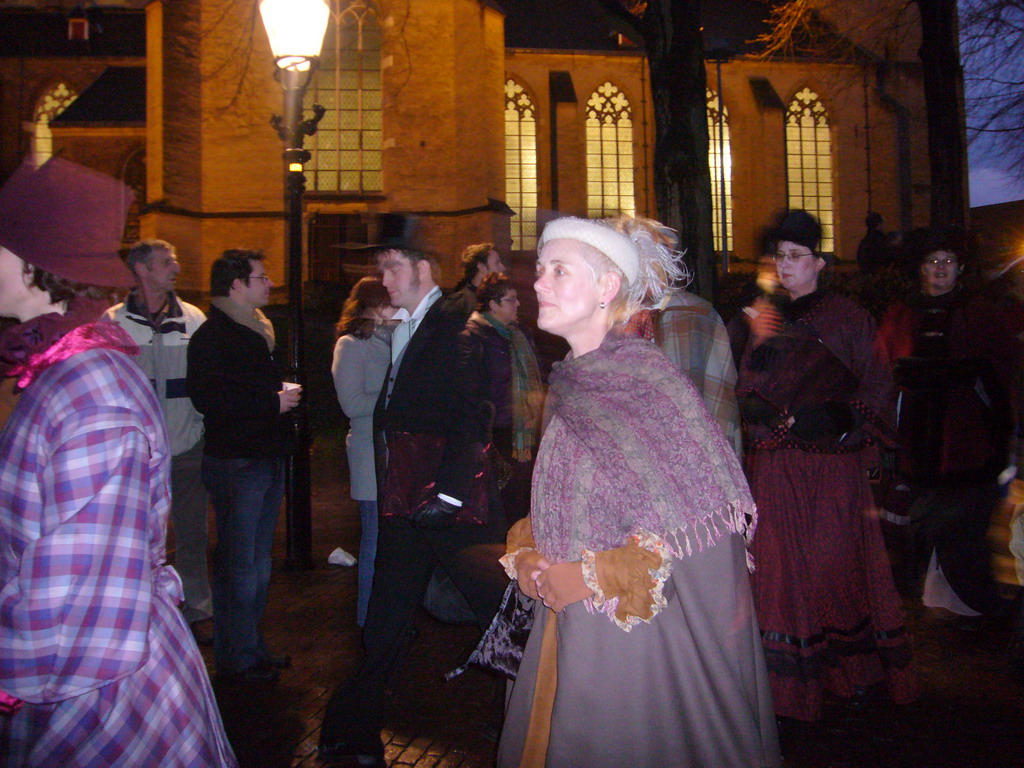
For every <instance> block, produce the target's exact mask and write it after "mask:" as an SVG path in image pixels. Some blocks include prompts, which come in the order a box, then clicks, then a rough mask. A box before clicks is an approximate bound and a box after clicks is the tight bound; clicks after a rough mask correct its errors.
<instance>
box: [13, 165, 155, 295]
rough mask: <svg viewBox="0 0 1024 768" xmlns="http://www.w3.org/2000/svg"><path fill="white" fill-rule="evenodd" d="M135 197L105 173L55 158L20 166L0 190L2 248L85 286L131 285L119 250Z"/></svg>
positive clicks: (25, 260) (29, 262)
mask: <svg viewBox="0 0 1024 768" xmlns="http://www.w3.org/2000/svg"><path fill="white" fill-rule="evenodd" d="M134 197H135V194H134V193H133V192H132V190H131V188H129V187H128V186H127V185H126V184H124V183H122V182H120V181H118V180H117V179H114V178H111V177H110V176H107V175H106V174H103V173H100V172H98V171H94V170H92V169H90V168H85V167H83V166H81V165H78V164H76V163H72V162H70V161H68V160H64V159H63V158H59V157H54V158H52V159H50V160H49V161H47V162H46V163H44V164H43V165H41V166H40V167H39V168H36V167H35V166H34V165H33V164H32V163H31V162H30V161H26V162H24V163H22V165H21V167H20V168H18V170H16V171H15V172H14V173H13V174H12V175H11V178H9V179H8V180H7V183H6V184H4V186H3V188H2V189H0V246H3V247H4V248H6V249H7V250H9V251H11V252H12V253H13V254H15V255H16V256H18V257H19V258H20V259H21V260H22V261H24V262H26V263H28V264H32V265H33V266H36V267H39V268H40V269H44V270H46V271H47V272H50V273H52V274H54V275H57V276H58V277H63V278H65V279H67V280H74V281H75V282H78V283H85V284H86V285H103V286H129V285H134V283H135V279H134V277H133V275H132V273H131V271H130V270H129V269H128V267H127V266H125V264H124V262H123V261H122V260H121V257H120V256H119V255H118V249H119V248H120V246H121V235H122V234H123V232H124V224H125V220H126V219H127V217H128V208H129V206H130V205H131V204H132V200H133V199H134Z"/></svg>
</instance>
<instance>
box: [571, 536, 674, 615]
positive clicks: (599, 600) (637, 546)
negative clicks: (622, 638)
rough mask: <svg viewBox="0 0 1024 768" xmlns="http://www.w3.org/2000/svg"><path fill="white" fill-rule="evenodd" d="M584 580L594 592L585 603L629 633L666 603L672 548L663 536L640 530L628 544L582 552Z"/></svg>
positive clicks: (630, 538)
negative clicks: (604, 549)
mask: <svg viewBox="0 0 1024 768" xmlns="http://www.w3.org/2000/svg"><path fill="white" fill-rule="evenodd" d="M581 559H582V567H583V581H584V583H585V584H586V585H587V587H589V588H590V590H591V591H592V592H593V593H594V596H593V597H590V598H587V599H586V600H585V601H584V605H585V606H586V608H587V610H588V611H590V612H591V613H603V614H605V615H606V616H607V617H608V618H609V619H610V620H611V621H612V623H613V624H615V625H616V626H617V627H619V629H621V630H623V631H624V632H629V631H630V630H632V629H633V627H635V626H636V625H637V624H640V623H641V622H643V623H645V624H649V623H650V622H651V621H653V619H654V617H655V616H657V615H658V614H659V613H660V612H661V610H662V609H663V608H664V607H665V605H666V604H667V603H666V601H665V596H664V594H663V592H664V587H665V582H666V581H667V580H668V577H669V576H670V575H671V573H672V549H671V547H670V546H669V544H668V542H666V541H665V540H664V539H663V538H661V537H660V536H656V535H655V534H653V533H650V532H647V531H641V532H639V533H637V534H634V535H633V536H630V537H629V540H628V542H627V543H626V545H625V546H622V547H617V548H616V549H610V550H606V551H603V552H592V551H590V550H586V549H585V550H583V552H582V558H581Z"/></svg>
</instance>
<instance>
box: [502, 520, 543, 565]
mask: <svg viewBox="0 0 1024 768" xmlns="http://www.w3.org/2000/svg"><path fill="white" fill-rule="evenodd" d="M535 549H537V544H536V542H535V541H534V540H533V524H532V523H531V522H530V518H529V517H524V518H523V519H522V520H519V521H517V522H516V524H515V525H513V526H512V527H511V528H510V529H509V531H508V535H507V536H506V537H505V554H504V555H502V556H501V557H499V558H498V562H499V563H501V565H502V567H503V568H504V569H505V573H507V574H508V577H509V578H510V579H518V578H519V573H518V571H516V558H517V557H518V556H519V554H520V553H521V552H526V551H527V550H535Z"/></svg>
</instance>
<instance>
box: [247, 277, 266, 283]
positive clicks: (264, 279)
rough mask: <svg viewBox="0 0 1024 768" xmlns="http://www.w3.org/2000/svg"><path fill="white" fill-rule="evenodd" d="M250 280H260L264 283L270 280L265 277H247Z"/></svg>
mask: <svg viewBox="0 0 1024 768" xmlns="http://www.w3.org/2000/svg"><path fill="white" fill-rule="evenodd" d="M249 279H250V280H262V281H263V282H264V283H269V282H270V278H269V277H268V276H267V275H249Z"/></svg>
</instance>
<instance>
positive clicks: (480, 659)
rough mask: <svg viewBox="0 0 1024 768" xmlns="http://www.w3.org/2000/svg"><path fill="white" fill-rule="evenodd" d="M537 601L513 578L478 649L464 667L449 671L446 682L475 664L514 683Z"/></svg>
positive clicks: (531, 625)
mask: <svg viewBox="0 0 1024 768" xmlns="http://www.w3.org/2000/svg"><path fill="white" fill-rule="evenodd" d="M536 602H537V601H536V600H534V599H533V598H532V597H527V596H526V595H524V594H523V593H522V591H521V590H520V589H519V582H518V581H516V580H515V579H512V580H511V581H510V582H509V585H508V586H507V587H506V588H505V594H504V596H502V598H501V605H500V606H499V608H498V612H497V613H496V614H494V618H493V619H492V620H491V623H490V626H488V627H487V630H486V631H485V632H484V635H483V637H481V638H480V642H479V643H477V646H476V648H474V649H473V652H472V653H471V654H470V655H469V658H468V659H466V661H465V663H463V664H462V666H460V667H458V668H456V669H453V670H451V671H450V672H448V673H447V674H446V675H445V676H444V679H445V680H451V679H452V678H453V677H456V676H457V675H461V674H462V673H463V672H465V671H466V670H467V669H468V668H469V665H470V664H472V665H474V666H477V667H480V668H481V669H485V670H488V671H490V672H497V673H498V674H499V675H504V676H505V677H507V678H508V679H509V680H515V679H516V675H517V674H518V673H519V664H520V663H521V662H522V660H523V651H524V650H525V649H526V640H527V638H529V636H530V630H531V629H532V628H533V610H534V607H535V605H536Z"/></svg>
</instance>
